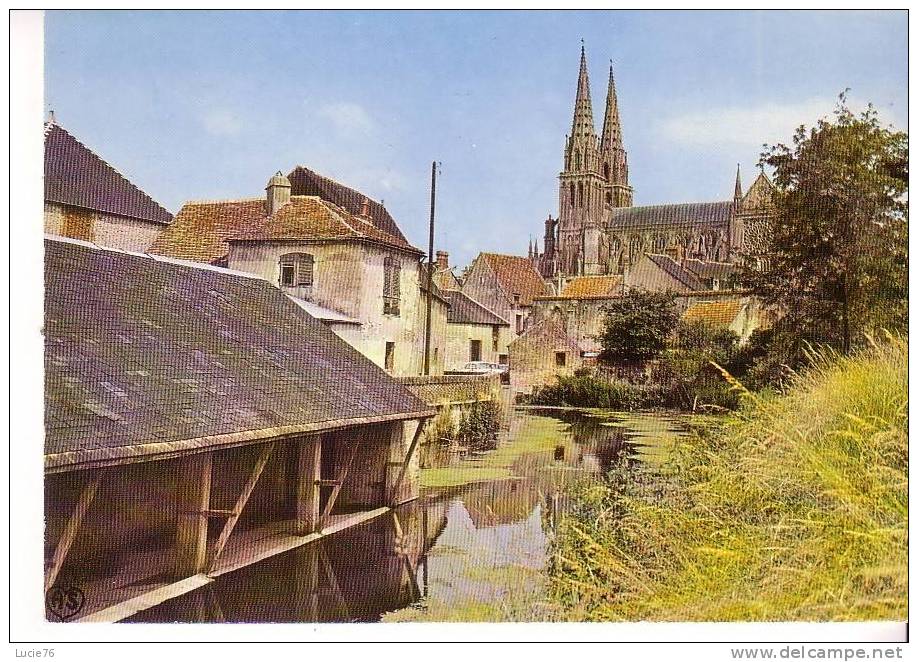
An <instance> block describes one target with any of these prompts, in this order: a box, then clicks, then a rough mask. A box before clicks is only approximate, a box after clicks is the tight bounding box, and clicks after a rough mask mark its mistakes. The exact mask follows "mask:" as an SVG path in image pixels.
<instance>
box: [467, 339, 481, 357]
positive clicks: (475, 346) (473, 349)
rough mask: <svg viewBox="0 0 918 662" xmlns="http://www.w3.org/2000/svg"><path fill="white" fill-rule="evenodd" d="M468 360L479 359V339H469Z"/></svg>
mask: <svg viewBox="0 0 918 662" xmlns="http://www.w3.org/2000/svg"><path fill="white" fill-rule="evenodd" d="M469 361H481V341H480V340H471V341H469Z"/></svg>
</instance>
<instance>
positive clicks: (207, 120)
mask: <svg viewBox="0 0 918 662" xmlns="http://www.w3.org/2000/svg"><path fill="white" fill-rule="evenodd" d="M203 121H204V129H205V130H206V131H207V132H208V133H210V134H211V135H214V136H235V135H237V134H238V133H239V132H240V131H242V120H240V119H239V117H238V116H237V115H236V114H235V113H233V112H232V111H229V110H226V109H223V108H218V109H215V110H211V111H210V112H208V113H207V114H206V115H204V118H203Z"/></svg>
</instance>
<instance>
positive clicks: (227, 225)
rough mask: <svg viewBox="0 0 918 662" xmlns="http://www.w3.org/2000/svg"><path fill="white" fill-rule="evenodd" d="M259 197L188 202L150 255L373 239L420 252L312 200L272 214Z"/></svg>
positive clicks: (197, 256) (204, 257) (218, 253)
mask: <svg viewBox="0 0 918 662" xmlns="http://www.w3.org/2000/svg"><path fill="white" fill-rule="evenodd" d="M265 214H266V203H265V200H264V199H263V198H255V199H249V200H229V201H218V202H188V203H186V204H185V205H184V206H183V207H182V208H181V210H179V213H178V214H177V215H176V217H175V221H173V223H172V225H170V226H169V227H168V228H167V229H166V230H165V231H163V233H162V234H160V235H159V237H157V238H156V240H155V241H154V242H153V245H152V246H151V247H150V252H151V253H156V254H159V255H168V256H170V257H176V258H181V259H185V260H197V261H201V262H217V261H220V260H222V259H223V258H224V257H225V256H226V254H227V252H228V251H229V244H228V242H229V241H230V240H233V239H237V240H256V241H257V240H283V239H292V240H293V239H300V240H333V239H338V240H341V239H359V240H366V241H373V242H377V243H380V244H384V245H387V246H393V247H396V248H401V249H404V250H410V251H413V252H420V251H418V250H417V249H416V248H414V247H413V246H411V245H410V244H408V242H406V241H405V240H404V239H402V238H400V237H395V236H393V235H389V234H387V233H385V232H383V231H381V230H380V229H379V228H377V227H376V226H374V225H372V224H371V223H368V222H366V221H364V220H361V219H360V218H358V217H356V216H353V215H352V214H349V213H348V212H347V211H345V210H344V209H341V208H340V207H338V206H336V205H334V204H332V203H329V202H326V201H324V200H321V199H319V198H318V197H315V196H294V197H292V198H290V202H288V203H287V204H285V205H284V206H283V207H281V208H280V209H278V210H277V211H276V212H275V213H274V214H273V215H272V216H270V217H268V216H266V215H265Z"/></svg>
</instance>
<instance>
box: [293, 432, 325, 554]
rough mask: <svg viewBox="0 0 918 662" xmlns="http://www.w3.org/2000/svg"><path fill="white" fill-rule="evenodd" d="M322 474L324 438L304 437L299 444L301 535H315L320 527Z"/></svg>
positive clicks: (298, 528)
mask: <svg viewBox="0 0 918 662" xmlns="http://www.w3.org/2000/svg"><path fill="white" fill-rule="evenodd" d="M321 474H322V437H321V436H318V435H314V436H310V437H303V438H302V439H300V440H299V441H298V442H297V456H296V515H295V516H296V523H295V525H294V529H295V530H296V533H298V534H299V535H302V536H305V535H309V534H310V533H315V531H316V529H317V528H318V527H319V496H320V492H319V487H320V485H321V480H320V478H321V477H322V476H321Z"/></svg>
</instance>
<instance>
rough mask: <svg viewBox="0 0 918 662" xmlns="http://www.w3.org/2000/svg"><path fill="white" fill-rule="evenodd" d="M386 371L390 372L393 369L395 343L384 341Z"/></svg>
mask: <svg viewBox="0 0 918 662" xmlns="http://www.w3.org/2000/svg"><path fill="white" fill-rule="evenodd" d="M385 368H386V372H392V371H393V370H394V369H395V343H394V342H387V343H386V362H385Z"/></svg>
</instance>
